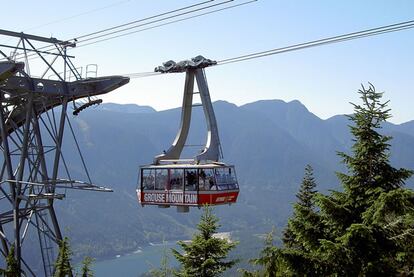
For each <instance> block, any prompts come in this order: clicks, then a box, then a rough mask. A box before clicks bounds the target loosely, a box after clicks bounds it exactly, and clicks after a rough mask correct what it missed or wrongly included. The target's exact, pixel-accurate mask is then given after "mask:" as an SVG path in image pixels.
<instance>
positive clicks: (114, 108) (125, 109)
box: [97, 103, 156, 113]
mask: <svg viewBox="0 0 414 277" xmlns="http://www.w3.org/2000/svg"><path fill="white" fill-rule="evenodd" d="M97 109H98V110H104V111H111V112H120V113H153V112H156V110H155V109H154V108H152V107H150V106H140V105H137V104H117V103H103V104H101V105H99V106H98V107H97Z"/></svg>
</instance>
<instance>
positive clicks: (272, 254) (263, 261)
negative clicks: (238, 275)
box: [245, 229, 282, 277]
mask: <svg viewBox="0 0 414 277" xmlns="http://www.w3.org/2000/svg"><path fill="white" fill-rule="evenodd" d="M274 233H275V230H274V229H273V230H272V231H271V232H270V233H269V234H267V236H266V238H265V243H264V244H265V245H264V248H263V250H262V251H261V252H260V256H259V258H256V259H252V260H251V261H250V262H251V263H252V264H254V265H259V266H261V267H262V269H261V270H259V271H258V272H253V275H251V276H254V275H258V276H263V277H274V276H278V275H279V276H281V275H280V274H277V273H278V272H279V273H280V272H281V271H282V270H281V266H280V259H279V256H280V249H279V248H277V247H276V246H275V245H274V242H273V236H274ZM245 276H249V275H248V274H245Z"/></svg>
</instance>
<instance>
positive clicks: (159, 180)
mask: <svg viewBox="0 0 414 277" xmlns="http://www.w3.org/2000/svg"><path fill="white" fill-rule="evenodd" d="M167 180H168V169H157V170H156V174H155V189H156V190H164V189H165V188H166V184H167Z"/></svg>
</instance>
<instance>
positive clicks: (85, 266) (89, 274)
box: [81, 256, 95, 277]
mask: <svg viewBox="0 0 414 277" xmlns="http://www.w3.org/2000/svg"><path fill="white" fill-rule="evenodd" d="M94 260H95V259H93V258H91V257H89V256H87V257H85V258H84V259H83V261H82V268H81V276H82V277H93V271H92V269H91V265H92V263H93V261H94Z"/></svg>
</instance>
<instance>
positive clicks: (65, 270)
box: [54, 237, 72, 277]
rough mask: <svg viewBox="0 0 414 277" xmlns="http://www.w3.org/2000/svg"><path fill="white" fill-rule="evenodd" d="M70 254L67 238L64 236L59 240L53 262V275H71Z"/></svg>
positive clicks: (60, 276)
mask: <svg viewBox="0 0 414 277" xmlns="http://www.w3.org/2000/svg"><path fill="white" fill-rule="evenodd" d="M71 256H72V251H71V250H70V247H69V239H68V238H67V237H65V238H64V239H63V240H61V241H60V242H59V254H58V257H57V260H56V263H55V274H54V276H55V277H66V276H69V277H72V266H71V265H70V262H71Z"/></svg>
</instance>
